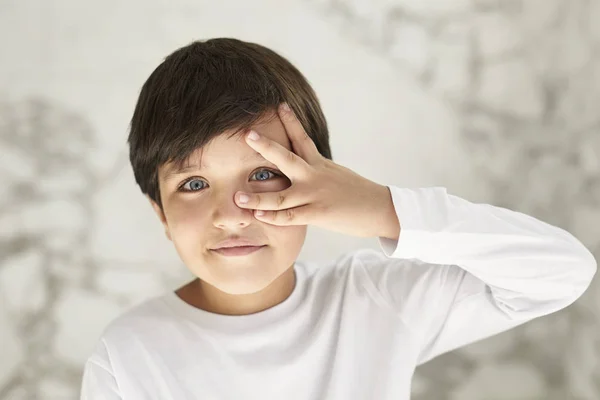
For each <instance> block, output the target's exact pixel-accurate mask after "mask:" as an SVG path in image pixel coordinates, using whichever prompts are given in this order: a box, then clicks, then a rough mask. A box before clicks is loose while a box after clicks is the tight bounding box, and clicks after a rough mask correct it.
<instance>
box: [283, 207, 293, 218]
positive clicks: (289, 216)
mask: <svg viewBox="0 0 600 400" xmlns="http://www.w3.org/2000/svg"><path fill="white" fill-rule="evenodd" d="M285 216H286V218H287V220H288V221H292V220H293V219H294V211H293V210H292V209H291V208H289V209H287V210H285Z"/></svg>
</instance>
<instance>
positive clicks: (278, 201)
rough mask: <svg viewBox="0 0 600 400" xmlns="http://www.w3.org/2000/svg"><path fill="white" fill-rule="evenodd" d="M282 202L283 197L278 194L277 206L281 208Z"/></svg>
mask: <svg viewBox="0 0 600 400" xmlns="http://www.w3.org/2000/svg"><path fill="white" fill-rule="evenodd" d="M284 201H285V195H283V194H279V196H277V206H278V207H281V206H282V205H283V202H284Z"/></svg>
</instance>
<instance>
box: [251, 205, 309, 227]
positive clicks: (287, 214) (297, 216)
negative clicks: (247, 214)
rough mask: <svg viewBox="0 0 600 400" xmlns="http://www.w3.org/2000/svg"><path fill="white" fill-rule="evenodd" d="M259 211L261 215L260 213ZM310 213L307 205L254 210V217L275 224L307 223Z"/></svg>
mask: <svg viewBox="0 0 600 400" xmlns="http://www.w3.org/2000/svg"><path fill="white" fill-rule="evenodd" d="M261 212H262V213H263V214H262V215H260V213H261ZM257 213H258V214H257ZM310 214H311V210H310V207H309V206H308V205H306V206H301V207H296V208H287V209H285V210H279V211H263V210H256V211H254V217H255V218H256V219H258V220H260V221H262V222H266V223H268V224H271V225H277V226H290V225H308V224H309V221H310Z"/></svg>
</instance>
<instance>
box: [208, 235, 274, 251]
mask: <svg viewBox="0 0 600 400" xmlns="http://www.w3.org/2000/svg"><path fill="white" fill-rule="evenodd" d="M240 246H263V244H262V243H257V242H255V241H253V240H250V239H246V238H240V237H238V238H235V237H232V238H229V239H226V240H223V241H222V242H219V243H217V244H216V245H215V247H213V248H212V249H211V250H217V249H222V248H226V247H240Z"/></svg>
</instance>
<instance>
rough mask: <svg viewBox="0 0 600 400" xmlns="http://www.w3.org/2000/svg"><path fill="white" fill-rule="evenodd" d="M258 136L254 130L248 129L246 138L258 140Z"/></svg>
mask: <svg viewBox="0 0 600 400" xmlns="http://www.w3.org/2000/svg"><path fill="white" fill-rule="evenodd" d="M259 137H260V136H258V133H256V132H254V131H250V133H249V134H248V139H250V140H258V138H259Z"/></svg>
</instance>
